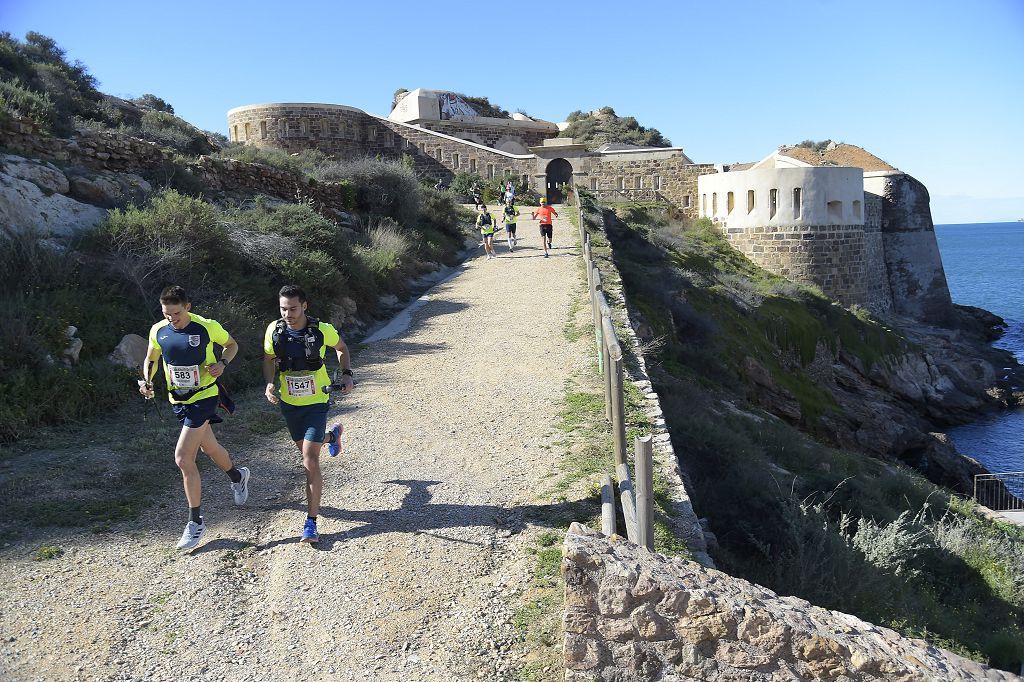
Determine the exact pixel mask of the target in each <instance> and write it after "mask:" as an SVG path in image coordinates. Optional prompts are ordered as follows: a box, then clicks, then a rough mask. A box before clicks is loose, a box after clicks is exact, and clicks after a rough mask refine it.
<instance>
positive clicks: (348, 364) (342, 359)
mask: <svg viewBox="0 0 1024 682" xmlns="http://www.w3.org/2000/svg"><path fill="white" fill-rule="evenodd" d="M334 350H335V351H336V352H337V353H338V366H339V367H341V369H342V371H345V370H347V371H348V374H344V375H343V377H342V380H341V383H342V385H343V386H344V388H343V389H342V391H341V392H342V393H348V392H349V391H351V390H352V387H353V386H354V383H353V382H352V355H351V354H350V353H349V352H348V346H347V345H346V344H345V339H343V338H341V334H338V345H336V346H335V347H334Z"/></svg>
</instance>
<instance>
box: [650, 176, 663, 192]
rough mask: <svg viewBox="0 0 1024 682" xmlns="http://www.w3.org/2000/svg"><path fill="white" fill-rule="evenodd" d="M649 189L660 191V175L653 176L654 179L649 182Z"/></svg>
mask: <svg viewBox="0 0 1024 682" xmlns="http://www.w3.org/2000/svg"><path fill="white" fill-rule="evenodd" d="M651 187H653V188H654V189H655V190H660V189H661V176H660V175H655V176H654V178H653V180H652V182H651Z"/></svg>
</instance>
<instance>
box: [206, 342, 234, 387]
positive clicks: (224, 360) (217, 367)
mask: <svg viewBox="0 0 1024 682" xmlns="http://www.w3.org/2000/svg"><path fill="white" fill-rule="evenodd" d="M223 346H224V350H223V351H221V353H220V357H221V359H220V361H219V362H215V363H213V364H212V365H210V366H209V367H208V368H207V371H208V372H209V373H210V376H211V377H213V378H214V379H216V378H217V377H219V376H220V375H221V374H223V373H224V370H225V369H227V366H228V363H229V362H231V361H232V360H234V359H235V356H236V355H238V342H236V341H235V340H234V339H233V338H231V337H230V336H229V337H228V340H227V341H226V342H224V344H223Z"/></svg>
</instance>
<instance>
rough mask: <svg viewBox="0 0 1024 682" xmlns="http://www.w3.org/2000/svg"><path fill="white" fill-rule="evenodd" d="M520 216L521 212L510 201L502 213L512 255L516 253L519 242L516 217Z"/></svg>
mask: <svg viewBox="0 0 1024 682" xmlns="http://www.w3.org/2000/svg"><path fill="white" fill-rule="evenodd" d="M518 215H519V211H518V210H516V207H515V206H513V205H512V202H511V201H509V202H508V203H507V204H505V209H504V210H503V211H502V217H503V219H504V221H505V234H506V235H507V236H508V251H509V253H512V252H513V251H515V246H516V244H518V243H519V240H518V239H517V238H516V217H517V216H518Z"/></svg>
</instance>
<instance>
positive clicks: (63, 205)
mask: <svg viewBox="0 0 1024 682" xmlns="http://www.w3.org/2000/svg"><path fill="white" fill-rule="evenodd" d="M68 186H69V183H68V179H67V177H65V176H64V174H63V173H61V172H60V171H59V170H58V169H56V168H55V167H53V166H52V165H50V164H45V163H35V162H31V161H29V160H28V159H24V158H22V157H17V156H10V155H7V156H4V157H3V160H2V168H0V224H3V225H4V226H6V227H7V228H8V229H10V230H12V231H13V232H15V233H22V232H28V231H35V232H39V233H42V234H49V235H53V236H60V237H64V236H69V235H72V234H76V233H78V232H81V231H83V230H87V229H89V228H92V227H95V226H96V225H98V224H99V223H100V222H101V221H102V220H103V219H104V218H105V217H106V215H107V212H106V211H105V210H103V209H102V208H98V207H96V206H91V205H89V204H85V203H82V202H80V201H76V200H74V199H72V198H71V197H68V196H65V195H64V194H61V193H59V191H60V190H64V191H67V189H68Z"/></svg>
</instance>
